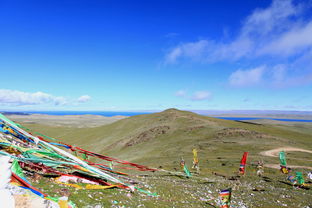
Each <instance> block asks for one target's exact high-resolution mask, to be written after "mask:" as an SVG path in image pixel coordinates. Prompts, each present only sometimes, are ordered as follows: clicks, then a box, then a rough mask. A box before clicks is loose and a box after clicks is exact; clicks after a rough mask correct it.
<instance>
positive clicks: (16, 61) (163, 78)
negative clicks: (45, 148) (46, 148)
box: [0, 0, 312, 111]
mask: <svg viewBox="0 0 312 208" xmlns="http://www.w3.org/2000/svg"><path fill="white" fill-rule="evenodd" d="M311 6H312V2H311V1H290V0H283V1H282V0H274V1H265V0H254V1H225V0H224V1H220V0H218V1H203V0H202V1H199V0H195V1H194V0H192V1H186V0H182V1H181V0H177V1H174V0H170V1H159V0H158V1H116V0H114V1H86V0H85V1H77V0H75V1H57V0H54V1H39V0H38V1H31V0H29V1H14V0H4V1H1V2H0V28H1V29H0V72H1V75H2V76H1V82H0V110H112V111H121V110H125V111H127V110H162V109H166V108H171V107H175V108H180V109H187V110H190V109H192V110H211V109H212V110H213V109H218V110H235V109H236V110H240V109H246V110H253V109H254V110H312V96H311V92H312V61H311V60H312V12H311V11H312V8H311Z"/></svg>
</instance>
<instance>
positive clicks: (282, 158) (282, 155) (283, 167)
mask: <svg viewBox="0 0 312 208" xmlns="http://www.w3.org/2000/svg"><path fill="white" fill-rule="evenodd" d="M279 158H280V166H281V172H282V173H284V174H288V169H287V163H286V156H285V152H284V151H281V152H280V153H279Z"/></svg>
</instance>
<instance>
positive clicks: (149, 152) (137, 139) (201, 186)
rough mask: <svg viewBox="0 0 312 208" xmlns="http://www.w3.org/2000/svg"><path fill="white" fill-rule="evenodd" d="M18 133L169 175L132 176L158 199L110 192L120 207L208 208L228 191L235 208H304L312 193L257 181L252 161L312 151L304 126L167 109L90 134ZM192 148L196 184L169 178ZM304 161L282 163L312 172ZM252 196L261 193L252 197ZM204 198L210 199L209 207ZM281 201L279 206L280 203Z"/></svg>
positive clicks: (44, 129)
mask: <svg viewBox="0 0 312 208" xmlns="http://www.w3.org/2000/svg"><path fill="white" fill-rule="evenodd" d="M24 125H25V126H27V127H28V128H30V129H32V130H34V131H37V132H41V133H43V134H46V135H48V136H51V137H55V138H57V139H60V140H61V141H63V142H65V143H68V144H72V145H77V146H80V147H82V148H85V149H88V150H91V151H94V152H97V153H101V154H104V155H108V156H113V157H117V158H119V159H124V160H129V161H133V162H138V163H141V164H144V165H148V166H151V167H156V168H158V167H161V168H162V169H164V170H166V171H169V172H156V173H153V174H152V175H149V176H148V175H146V176H140V175H137V177H140V180H144V182H146V184H148V185H150V187H151V191H155V192H157V193H158V194H159V195H160V198H155V199H148V200H147V201H145V200H146V198H145V199H144V197H143V198H142V196H139V195H137V196H135V197H134V198H132V199H131V200H130V199H128V198H127V197H125V196H124V194H121V195H119V194H117V195H116V193H115V192H114V191H113V192H112V191H106V192H103V193H105V194H106V197H107V198H108V199H109V198H112V197H113V198H114V199H119V200H121V201H123V204H124V205H125V206H126V207H137V206H139V205H140V204H144V206H146V207H172V206H175V207H209V206H210V205H209V204H210V203H211V204H213V205H216V204H217V201H216V200H215V199H216V198H217V196H218V191H219V190H220V189H224V188H228V187H234V189H233V204H234V206H239V205H242V204H245V205H246V206H247V207H280V206H282V204H287V205H288V206H289V207H298V205H302V206H301V207H303V205H309V203H310V202H311V201H310V200H309V198H310V199H311V197H312V190H296V189H294V188H293V187H292V186H291V185H289V184H287V183H284V182H285V177H286V176H285V175H282V174H281V173H280V172H279V170H277V169H273V168H265V176H266V177H264V178H261V177H258V176H256V173H255V172H256V170H255V166H254V164H255V163H256V162H257V161H258V160H263V161H264V163H265V164H275V165H277V166H278V163H279V160H278V158H277V157H272V156H264V155H263V154H260V153H261V152H263V151H267V150H271V149H274V148H279V147H296V148H303V149H308V150H312V149H311V147H312V140H311V138H312V132H311V130H310V129H311V125H308V124H304V125H299V124H298V125H294V124H292V125H286V124H285V125H282V124H280V123H279V124H278V125H277V124H271V123H265V122H263V123H261V122H259V123H258V124H257V123H248V122H247V123H245V122H237V121H229V120H222V119H216V118H211V117H207V116H202V115H198V114H195V113H191V112H187V111H180V110H177V109H168V110H165V111H163V112H160V113H154V114H145V115H138V116H132V117H129V118H125V119H122V120H119V121H116V122H114V123H112V124H109V125H104V126H99V127H94V128H74V127H68V126H63V127H53V126H48V125H39V124H31V123H25V124H24ZM193 148H197V149H198V156H199V161H200V163H199V164H200V169H201V172H200V174H199V175H197V174H196V173H195V172H193V174H194V175H195V176H196V177H194V178H191V179H187V178H185V177H181V174H178V175H176V174H175V173H174V172H176V171H180V166H179V162H180V158H181V157H183V158H184V159H185V161H186V164H187V165H188V167H191V166H192V149H193ZM244 151H248V152H249V157H248V161H247V163H248V165H247V168H246V172H247V173H246V176H244V177H241V178H236V175H237V172H238V167H239V163H240V159H241V156H242V154H243V152H244ZM311 155H312V154H310V153H307V152H287V160H288V161H287V162H288V164H289V165H296V166H306V167H312V160H311ZM295 170H296V171H302V172H303V173H304V174H306V171H308V169H306V168H303V167H301V168H300V167H299V168H296V169H295ZM170 171H171V172H172V173H170ZM168 173H169V174H168ZM136 174H137V173H136ZM293 174H294V173H293ZM142 177H143V178H142ZM258 189H261V190H264V191H262V192H255V191H253V190H258ZM273 190H274V191H273ZM88 193H89V192H88ZM111 193H114V194H113V195H112V194H111ZM121 193H123V192H121ZM208 196H209V197H214V198H215V199H214V200H212V201H209V202H208V201H207V200H208V198H209V197H208ZM280 196H284V197H285V198H283V199H279V198H280ZM76 197H77V196H76ZM80 197H83V196H82V195H79V198H80ZM203 198H205V200H203ZM142 200H143V201H145V202H143V201H142ZM103 203H104V202H103ZM105 203H106V204H105ZM105 203H104V204H105V205H109V204H110V203H108V202H107V201H106V202H105ZM78 204H79V203H78ZM190 204H192V205H191V206H190ZM82 205H83V203H82ZM299 207H300V206H299Z"/></svg>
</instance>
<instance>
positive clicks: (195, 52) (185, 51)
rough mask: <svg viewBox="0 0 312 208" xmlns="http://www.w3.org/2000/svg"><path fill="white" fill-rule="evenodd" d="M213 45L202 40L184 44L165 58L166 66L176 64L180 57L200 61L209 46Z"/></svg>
mask: <svg viewBox="0 0 312 208" xmlns="http://www.w3.org/2000/svg"><path fill="white" fill-rule="evenodd" d="M210 44H212V43H210V42H208V41H207V40H200V41H197V42H191V43H183V44H180V45H179V46H177V47H175V48H173V49H172V50H171V51H170V52H169V53H168V54H167V55H166V57H165V63H166V64H173V63H176V61H177V59H179V58H180V57H188V58H192V59H198V58H199V57H200V56H201V54H203V53H204V52H205V51H206V50H207V48H208V46H209V45H210Z"/></svg>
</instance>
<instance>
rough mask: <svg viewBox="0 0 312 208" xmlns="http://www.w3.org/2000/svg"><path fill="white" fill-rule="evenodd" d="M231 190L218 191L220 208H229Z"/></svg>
mask: <svg viewBox="0 0 312 208" xmlns="http://www.w3.org/2000/svg"><path fill="white" fill-rule="evenodd" d="M231 195H232V189H231V188H229V189H225V190H222V191H220V193H219V197H220V200H221V208H229V207H230V202H231Z"/></svg>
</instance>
